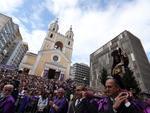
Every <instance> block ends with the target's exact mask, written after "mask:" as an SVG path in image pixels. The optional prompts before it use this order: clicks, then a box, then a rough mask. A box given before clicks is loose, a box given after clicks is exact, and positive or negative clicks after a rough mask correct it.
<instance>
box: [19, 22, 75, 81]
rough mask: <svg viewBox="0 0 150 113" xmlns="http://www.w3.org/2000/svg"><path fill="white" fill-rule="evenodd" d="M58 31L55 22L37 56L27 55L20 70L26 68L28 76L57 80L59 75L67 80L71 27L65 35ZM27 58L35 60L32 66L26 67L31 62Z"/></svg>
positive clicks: (51, 25) (50, 27)
mask: <svg viewBox="0 0 150 113" xmlns="http://www.w3.org/2000/svg"><path fill="white" fill-rule="evenodd" d="M58 30H59V25H58V21H57V20H56V21H55V22H53V23H51V24H50V26H49V27H48V32H47V35H46V37H45V39H44V41H43V44H42V47H41V49H40V50H39V51H38V54H37V55H34V54H32V55H31V54H30V57H29V54H28V53H27V54H26V56H25V57H24V58H25V59H23V62H22V63H21V65H20V69H24V68H26V69H28V70H29V74H33V75H38V76H44V77H45V76H46V77H47V78H49V79H55V78H59V75H63V76H64V77H63V78H64V79H67V78H69V73H70V65H71V57H72V51H73V42H74V39H73V36H74V33H73V31H72V27H70V29H69V30H68V31H67V32H66V33H65V35H63V34H60V33H59V32H58ZM31 56H32V57H31ZM35 57H36V58H35ZM28 58H35V59H36V60H35V62H32V63H33V64H32V63H29V65H27V64H28V63H27V62H29V61H32V60H29V59H28ZM31 64H32V66H31Z"/></svg>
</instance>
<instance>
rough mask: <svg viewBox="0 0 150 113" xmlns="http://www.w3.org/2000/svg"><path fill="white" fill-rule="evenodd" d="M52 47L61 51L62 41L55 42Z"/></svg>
mask: <svg viewBox="0 0 150 113" xmlns="http://www.w3.org/2000/svg"><path fill="white" fill-rule="evenodd" d="M54 48H55V49H59V50H61V51H62V49H63V44H62V42H60V41H58V42H56V43H55V46H54Z"/></svg>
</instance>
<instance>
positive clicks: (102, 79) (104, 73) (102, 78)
mask: <svg viewBox="0 0 150 113" xmlns="http://www.w3.org/2000/svg"><path fill="white" fill-rule="evenodd" d="M100 73H101V74H100V75H99V79H100V82H101V83H102V84H103V85H104V86H105V82H106V80H107V76H108V74H107V70H106V69H105V68H104V67H103V69H102V70H101V71H100Z"/></svg>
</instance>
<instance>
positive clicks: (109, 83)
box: [0, 71, 150, 113]
mask: <svg viewBox="0 0 150 113" xmlns="http://www.w3.org/2000/svg"><path fill="white" fill-rule="evenodd" d="M0 113H150V100H149V99H148V98H147V99H145V100H142V99H139V98H138V97H137V96H135V95H134V94H133V93H132V91H127V90H125V89H121V87H120V86H119V84H118V82H117V81H116V80H115V79H114V78H108V79H107V80H106V83H105V90H104V91H103V92H98V91H95V90H93V89H91V88H90V87H88V86H85V85H77V84H76V83H75V82H74V81H73V80H71V79H68V80H65V81H60V80H54V79H47V78H43V77H39V76H35V75H29V74H25V73H18V72H17V71H0Z"/></svg>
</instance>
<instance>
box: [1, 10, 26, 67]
mask: <svg viewBox="0 0 150 113" xmlns="http://www.w3.org/2000/svg"><path fill="white" fill-rule="evenodd" d="M27 50H28V45H27V44H26V43H24V42H23V41H22V36H21V34H20V31H19V26H18V25H17V24H15V23H14V22H13V21H12V18H11V17H8V16H6V15H3V14H1V13H0V64H1V65H9V66H14V67H16V68H18V67H19V64H20V62H21V60H22V58H23V57H24V55H25V53H26V52H27Z"/></svg>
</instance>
